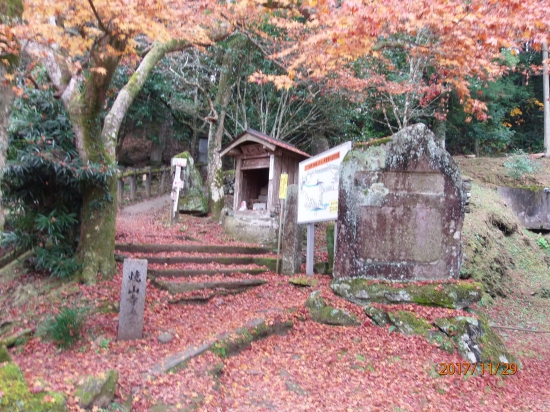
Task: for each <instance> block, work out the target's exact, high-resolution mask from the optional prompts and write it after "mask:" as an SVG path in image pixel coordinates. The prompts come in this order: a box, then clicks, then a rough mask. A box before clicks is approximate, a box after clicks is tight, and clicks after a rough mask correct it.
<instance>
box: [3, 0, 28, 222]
mask: <svg viewBox="0 0 550 412" xmlns="http://www.w3.org/2000/svg"><path fill="white" fill-rule="evenodd" d="M22 13H23V3H22V2H21V0H7V1H4V2H3V4H1V5H0V24H4V25H6V26H5V27H6V29H7V30H9V27H8V26H7V25H8V24H9V21H10V19H12V18H14V17H15V18H19V17H21V14H22ZM18 65H19V55H16V54H2V53H0V180H1V179H2V177H3V175H4V166H5V165H6V154H7V151H8V121H9V119H10V115H11V109H12V106H13V101H14V99H15V93H14V92H13V89H12V84H10V83H6V82H5V81H4V79H5V78H4V76H5V75H6V74H7V73H12V72H13V71H15V69H16V68H17V66H18ZM3 231H4V208H3V207H2V192H0V232H3Z"/></svg>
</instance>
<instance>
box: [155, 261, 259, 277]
mask: <svg viewBox="0 0 550 412" xmlns="http://www.w3.org/2000/svg"><path fill="white" fill-rule="evenodd" d="M145 259H146V258H145ZM267 270H268V269H264V268H254V269H252V268H234V269H165V270H157V269H148V270H147V273H148V274H149V275H150V276H155V277H162V278H190V277H193V276H201V275H202V276H216V275H224V276H230V275H234V274H239V273H248V274H250V275H259V274H260V273H265V272H267Z"/></svg>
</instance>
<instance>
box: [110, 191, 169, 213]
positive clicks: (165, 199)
mask: <svg viewBox="0 0 550 412" xmlns="http://www.w3.org/2000/svg"><path fill="white" fill-rule="evenodd" d="M168 204H170V195H169V194H167V195H163V196H160V197H156V198H154V199H149V200H146V201H144V202H140V203H136V204H134V205H130V206H127V207H125V208H124V209H121V210H120V212H119V216H128V215H140V214H147V213H148V212H152V211H155V210H157V209H160V208H162V207H164V206H166V205H168Z"/></svg>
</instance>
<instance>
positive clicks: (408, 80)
mask: <svg viewBox="0 0 550 412" xmlns="http://www.w3.org/2000/svg"><path fill="white" fill-rule="evenodd" d="M270 24H272V25H274V26H276V27H278V28H279V29H280V30H282V31H283V32H284V33H285V34H286V36H287V37H286V39H287V42H286V44H284V43H281V44H282V45H281V46H280V48H279V51H278V52H277V53H274V54H273V58H275V59H279V60H280V61H283V62H284V63H285V65H286V67H287V68H288V73H287V74H286V75H285V76H265V75H263V74H262V73H256V74H255V75H254V76H252V80H256V81H263V80H265V79H268V80H271V81H274V82H275V83H276V84H277V85H278V86H279V87H287V88H288V87H291V86H292V85H293V84H294V83H296V82H297V81H300V80H302V79H304V78H313V79H317V80H321V79H323V80H325V81H326V82H327V86H328V87H334V88H341V87H343V88H346V89H348V90H350V91H351V92H352V93H353V95H354V96H355V98H356V99H362V98H364V97H365V95H366V94H368V93H372V92H373V91H374V92H375V93H376V94H377V95H378V96H380V97H381V99H382V100H385V102H386V103H388V102H389V107H390V108H391V110H392V111H393V112H394V115H395V118H396V119H398V122H397V123H398V127H399V128H401V127H406V126H407V124H409V122H410V120H411V117H413V116H412V115H413V110H414V108H415V107H422V106H427V105H428V104H430V103H431V102H433V101H434V100H437V99H439V98H440V96H441V95H442V94H443V93H444V92H445V91H447V90H449V89H454V90H455V91H456V92H457V93H458V94H459V96H460V99H461V101H462V104H463V105H464V106H465V109H466V111H467V112H469V113H471V114H472V115H475V116H476V117H477V118H479V119H486V118H487V113H486V110H487V107H486V105H485V104H484V103H483V102H481V101H479V100H477V99H476V98H475V96H473V97H472V96H471V95H470V90H469V87H468V86H469V82H470V80H472V79H475V80H476V81H481V82H484V81H489V80H492V79H495V78H497V77H499V76H501V75H502V74H503V73H505V72H506V71H507V70H509V68H508V67H507V66H506V64H505V63H504V62H502V59H501V52H502V50H503V49H510V50H521V48H522V45H523V44H524V42H525V41H529V42H531V44H534V45H535V47H539V48H540V44H541V42H542V41H543V40H544V39H546V38H547V37H548V33H549V32H550V16H549V10H548V8H542V9H541V8H540V7H539V3H538V2H537V1H522V2H518V1H515V0H505V1H494V0H475V1H471V2H464V1H461V0H451V1H434V0H422V1H414V2H408V3H403V2H401V1H398V0H390V1H384V2H382V1H352V0H345V1H342V2H332V1H327V0H320V1H317V0H310V1H307V2H304V3H303V4H301V5H295V6H294V7H293V6H292V5H289V6H288V8H287V10H286V14H283V13H281V12H278V13H277V14H276V15H275V14H274V15H273V16H272V18H271V19H270ZM280 38H281V36H280V37H279V39H280ZM396 51H399V52H400V53H402V55H403V59H404V61H403V64H402V65H401V66H398V65H397V64H395V59H392V58H391V56H390V55H391V54H392V53H395V52H396ZM436 115H437V116H438V117H439V118H440V119H444V117H445V112H444V110H442V109H439V111H438V113H436Z"/></svg>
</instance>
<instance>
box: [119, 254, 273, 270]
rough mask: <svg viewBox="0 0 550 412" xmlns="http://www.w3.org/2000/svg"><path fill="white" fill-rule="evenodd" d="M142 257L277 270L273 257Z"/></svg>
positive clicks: (164, 262)
mask: <svg viewBox="0 0 550 412" xmlns="http://www.w3.org/2000/svg"><path fill="white" fill-rule="evenodd" d="M126 257H128V256H125V255H120V254H119V255H117V256H115V259H116V260H118V261H120V262H122V261H123V260H124V258H126ZM140 259H147V262H148V263H149V264H151V265H152V264H159V265H175V264H181V263H195V264H204V265H206V264H209V263H218V264H220V265H259V266H266V267H268V268H269V269H271V270H275V265H276V261H277V259H276V258H272V257H254V256H204V257H203V256H154V255H144V256H142V257H140Z"/></svg>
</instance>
